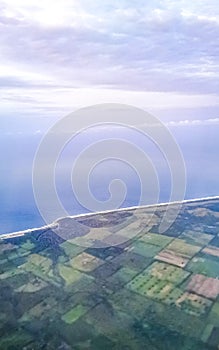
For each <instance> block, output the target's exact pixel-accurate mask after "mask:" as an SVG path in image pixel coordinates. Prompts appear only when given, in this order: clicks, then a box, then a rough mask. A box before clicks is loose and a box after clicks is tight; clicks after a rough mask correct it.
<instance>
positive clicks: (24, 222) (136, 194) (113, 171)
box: [0, 124, 219, 234]
mask: <svg viewBox="0 0 219 350" xmlns="http://www.w3.org/2000/svg"><path fill="white" fill-rule="evenodd" d="M169 130H170V132H171V133H172V135H173V137H174V138H175V140H176V142H177V144H178V145H179V147H180V149H181V151H182V155H183V158H184V162H185V169H186V191H185V196H184V199H191V198H202V197H209V196H217V195H218V194H219V181H218V174H219V162H218V149H219V138H218V135H219V125H217V124H215V125H214V124H212V125H211V124H210V125H207V126H206V125H182V126H174V125H173V126H171V127H169ZM42 137H43V134H41V133H36V134H28V132H23V133H19V134H17V133H11V134H10V133H5V134H2V135H1V141H0V142H1V159H0V160H1V181H0V207H1V211H0V234H4V233H9V232H15V231H20V230H25V229H28V228H35V227H40V226H43V225H45V221H44V219H43V218H42V216H41V214H40V211H39V209H38V206H37V203H36V201H35V198H34V193H33V185H32V169H33V162H34V157H35V153H36V150H37V148H38V147H39V144H40V142H41V140H42ZM108 139H119V140H120V141H121V142H122V141H126V142H128V143H132V144H134V145H135V146H137V147H138V148H140V149H142V150H143V151H144V152H145V154H147V155H148V157H149V158H150V159H151V162H152V164H153V166H154V168H155V170H156V173H157V178H158V181H159V194H158V198H157V199H156V198H155V197H156V195H154V193H153V186H154V185H153V184H152V185H151V178H150V177H149V178H148V180H147V179H146V180H145V179H144V180H142V178H140V179H139V176H138V170H139V169H136V166H135V167H134V168H133V167H132V162H133V160H132V159H130V162H127V161H124V160H122V159H115V158H110V157H108V158H106V157H104V152H103V150H102V148H101V147H100V146H97V147H96V152H100V159H102V160H101V162H100V163H99V164H98V165H96V166H94V167H93V168H92V169H90V177H89V187H90V191H91V194H92V195H93V196H94V198H95V199H96V200H98V201H99V202H101V201H103V202H104V201H107V200H108V199H109V198H110V192H109V183H110V182H111V181H112V180H113V179H120V180H122V181H123V183H124V184H126V187H127V188H126V194H125V197H124V200H122V202H121V203H120V204H119V207H129V206H136V205H138V204H139V198H140V194H141V184H142V181H144V182H147V181H148V193H147V196H145V201H144V204H154V203H156V201H155V200H157V201H158V202H159V203H163V202H168V201H169V197H170V193H171V172H170V170H169V168H168V164H167V161H166V159H165V156H164V155H163V154H162V152H161V151H160V150H159V148H157V146H156V145H155V144H154V143H153V142H152V141H151V140H149V139H146V138H145V136H143V135H139V134H137V133H136V132H134V131H133V130H129V129H128V130H126V128H122V127H121V128H118V130H112V129H110V128H109V129H107V128H101V127H100V128H99V129H92V128H91V129H90V130H88V131H86V132H84V133H83V134H82V135H78V136H77V137H75V138H74V139H73V140H72V141H71V142H69V144H68V145H66V147H65V148H64V150H63V151H62V152H61V154H60V157H59V159H58V160H57V164H56V166H55V178H54V182H55V185H56V190H57V193H58V196H59V198H60V201H61V203H62V205H63V206H64V207H65V210H66V212H68V213H69V215H77V214H82V213H87V212H89V211H90V210H89V208H87V207H86V205H84V203H79V201H78V199H77V198H76V196H75V194H74V191H73V190H72V184H71V171H72V165H73V164H74V162H75V160H76V159H77V158H78V157H81V155H82V154H83V152H84V150H86V148H87V147H89V145H91V144H92V145H97V143H98V142H99V141H103V140H108ZM118 154H119V152H118ZM94 158H95V157H94ZM49 162H50V159H49V158H45V159H44V160H43V162H42V169H41V177H40V178H39V181H40V183H41V185H42V188H43V186H45V185H46V183H47V181H48V179H47V165H48V164H49ZM87 163H88V161H87V160H86V156H83V161H82V162H81V164H80V166H81V168H80V169H79V172H78V174H77V175H76V176H77V185H78V184H79V185H78V186H79V187H80V181H82V180H83V179H82V178H83V176H81V175H82V174H83V173H84V172H87V167H86V165H87ZM143 163H144V159H143V158H141V157H139V159H138V162H137V164H138V166H139V168H141V167H142V166H143ZM135 164H136V163H135ZM176 164H177V163H176ZM94 165H95V164H94ZM80 174H81V175H80ZM50 181H52V180H51V179H50ZM83 186H84V184H83V183H81V187H83ZM83 188H84V187H83ZM121 193H123V190H121ZM121 193H120V192H118V197H119V195H120V194H121ZM84 199H85V202H86V191H85V192H84ZM52 201H53V199H52V197H51V198H50V196H49V195H48V197H47V201H46V207H47V209H48V211H49V210H52V208H53V202H52ZM117 207H118V206H117ZM59 216H60V213H59V212H56V211H54V212H53V217H54V219H55V218H58V217H59Z"/></svg>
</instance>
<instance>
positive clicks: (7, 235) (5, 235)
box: [0, 196, 219, 241]
mask: <svg viewBox="0 0 219 350" xmlns="http://www.w3.org/2000/svg"><path fill="white" fill-rule="evenodd" d="M209 200H219V196H210V197H202V198H191V199H184V200H182V201H173V202H165V203H156V204H147V205H141V206H138V205H137V206H132V207H125V208H118V209H111V210H104V211H98V212H91V213H85V214H76V215H69V216H65V217H60V218H57V219H56V220H55V221H54V222H52V223H51V224H48V225H44V226H40V227H34V228H30V229H26V230H21V231H16V232H9V233H2V234H0V241H1V240H4V239H8V238H14V237H21V236H24V235H25V234H27V233H32V232H37V231H40V230H44V229H51V228H53V227H56V226H57V221H58V220H60V219H65V218H71V219H77V218H83V217H87V216H92V215H98V214H107V213H114V212H120V211H129V210H136V209H139V208H142V209H144V208H145V209H149V208H153V207H164V206H169V205H176V204H184V203H194V202H202V201H209Z"/></svg>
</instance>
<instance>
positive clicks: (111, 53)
mask: <svg viewBox="0 0 219 350" xmlns="http://www.w3.org/2000/svg"><path fill="white" fill-rule="evenodd" d="M218 37H219V6H218V0H201V1H193V2H191V1H188V0H186V1H185V0H178V1H171V0H164V1H145V0H144V1H143V0H138V1H124V0H119V1H118V0H117V1H112V0H111V1H109V0H105V1H100V0H92V1H91V0H77V1H76V0H65V1H56V0H53V1H50V0H45V1H36V0H7V1H0V89H1V107H0V118H1V120H2V125H3V128H4V132H9V133H10V132H16V131H18V132H23V131H25V132H27V131H30V132H35V133H37V132H41V129H47V128H48V127H49V126H50V125H51V124H52V123H53V121H54V120H56V119H58V118H60V117H62V116H64V115H65V114H66V113H68V112H71V111H73V110H74V109H76V108H78V107H83V106H87V105H91V104H96V103H103V102H118V103H129V104H132V105H135V106H138V107H142V108H144V109H146V110H148V111H150V112H152V113H154V114H155V115H157V116H158V117H160V118H161V119H163V120H164V121H166V122H168V123H169V122H171V121H172V122H174V123H176V124H177V123H178V124H179V125H186V123H187V124H189V123H190V122H191V123H194V120H196V122H195V123H202V121H203V119H204V121H203V123H204V125H206V124H208V123H209V124H212V123H213V124H215V123H216V124H219V98H218V90H219V84H218V81H219V80H218V74H219V60H218V58H219V46H218V44H217V43H218ZM8 122H9V123H8ZM183 123H184V124H183ZM8 129H10V130H8Z"/></svg>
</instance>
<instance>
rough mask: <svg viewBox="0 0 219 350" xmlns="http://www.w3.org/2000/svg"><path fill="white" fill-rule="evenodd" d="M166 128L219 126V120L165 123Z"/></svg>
mask: <svg viewBox="0 0 219 350" xmlns="http://www.w3.org/2000/svg"><path fill="white" fill-rule="evenodd" d="M165 124H166V126H170V127H171V126H198V125H219V118H209V119H194V120H188V119H186V120H179V121H175V120H174V121H170V122H167V123H165Z"/></svg>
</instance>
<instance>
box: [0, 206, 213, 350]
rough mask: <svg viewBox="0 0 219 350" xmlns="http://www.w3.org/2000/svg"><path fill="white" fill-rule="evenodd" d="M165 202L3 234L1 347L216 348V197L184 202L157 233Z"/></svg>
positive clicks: (0, 247)
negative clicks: (161, 230) (35, 229)
mask: <svg viewBox="0 0 219 350" xmlns="http://www.w3.org/2000/svg"><path fill="white" fill-rule="evenodd" d="M164 212H165V206H161V207H157V209H156V211H155V213H154V214H153V215H151V208H150V207H148V208H141V207H139V208H138V209H137V210H131V209H130V210H123V211H114V212H108V213H102V214H96V215H95V214H93V215H90V216H84V217H81V216H80V217H75V218H65V219H60V220H58V221H57V225H56V227H55V228H54V229H53V230H52V229H50V228H48V229H39V230H38V231H35V232H32V233H27V234H25V235H23V236H20V237H16V236H13V235H11V237H10V238H7V239H2V240H1V241H0V303H1V308H0V349H4V350H7V349H8V350H9V349H10V350H11V349H23V350H30V349H31V350H32V349H59V350H64V349H74V350H81V349H89V350H90V349H91V350H92V349H93V350H98V349H100V350H102V349H104V350H107V349H110V350H123V349H124V350H126V349H127V350H129V349H130V350H131V349H133V350H135V349H136V350H138V349H139V350H142V349H150V350H176V349H183V350H189V349H192V350H196V349H197V350H204V349H205V350H207V349H209V350H210V349H215V350H216V349H218V348H219V201H217V200H209V201H208V200H206V201H203V202H191V203H185V204H183V205H182V208H181V211H180V214H179V215H178V217H177V219H176V221H175V222H174V224H173V225H172V226H171V227H170V228H169V230H167V231H166V232H165V233H164V234H160V233H159V223H160V221H161V219H162V217H163V214H164ZM148 218H150V220H149V219H148Z"/></svg>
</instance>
